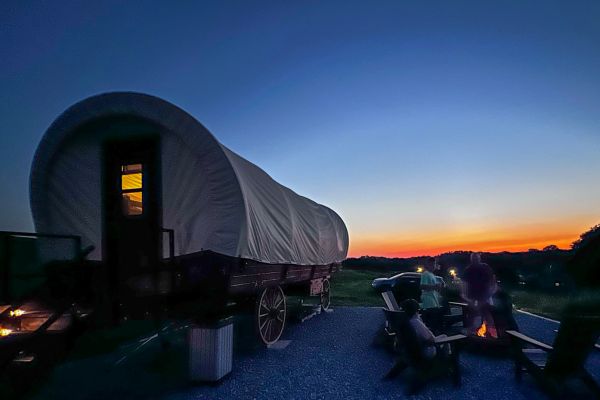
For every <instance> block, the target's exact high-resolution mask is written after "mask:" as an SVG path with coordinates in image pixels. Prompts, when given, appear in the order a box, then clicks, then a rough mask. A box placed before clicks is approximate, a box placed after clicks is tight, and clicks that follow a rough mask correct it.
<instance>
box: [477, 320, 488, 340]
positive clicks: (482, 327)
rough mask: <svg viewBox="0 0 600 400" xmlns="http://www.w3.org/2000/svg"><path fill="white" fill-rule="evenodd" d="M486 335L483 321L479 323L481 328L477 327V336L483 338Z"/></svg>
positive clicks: (485, 326)
mask: <svg viewBox="0 0 600 400" xmlns="http://www.w3.org/2000/svg"><path fill="white" fill-rule="evenodd" d="M486 333H487V325H486V324H485V321H483V322H482V323H481V326H480V327H479V329H477V336H479V337H485V334H486Z"/></svg>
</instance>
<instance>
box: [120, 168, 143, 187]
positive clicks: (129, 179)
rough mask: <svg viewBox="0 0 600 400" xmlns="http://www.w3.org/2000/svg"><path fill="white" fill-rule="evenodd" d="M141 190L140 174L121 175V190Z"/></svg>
mask: <svg viewBox="0 0 600 400" xmlns="http://www.w3.org/2000/svg"><path fill="white" fill-rule="evenodd" d="M141 188H142V173H141V172H137V173H134V174H127V175H121V189H122V190H128V189H141Z"/></svg>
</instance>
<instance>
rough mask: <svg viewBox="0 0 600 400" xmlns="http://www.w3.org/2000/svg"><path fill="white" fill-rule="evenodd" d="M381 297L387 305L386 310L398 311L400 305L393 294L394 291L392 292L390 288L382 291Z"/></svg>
mask: <svg viewBox="0 0 600 400" xmlns="http://www.w3.org/2000/svg"><path fill="white" fill-rule="evenodd" d="M381 297H383V301H384V302H385V305H386V306H387V308H388V310H393V311H400V306H399V305H398V302H397V301H396V297H395V296H394V293H392V291H391V290H388V291H386V292H382V293H381Z"/></svg>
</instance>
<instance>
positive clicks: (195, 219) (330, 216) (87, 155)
mask: <svg viewBox="0 0 600 400" xmlns="http://www.w3.org/2000/svg"><path fill="white" fill-rule="evenodd" d="M124 117H126V118H127V120H128V121H129V125H127V126H128V127H129V129H125V130H123V129H122V130H121V131H119V133H118V135H119V138H126V137H128V136H132V137H134V136H135V135H136V134H139V132H142V131H144V129H151V130H152V131H153V132H154V133H155V134H158V135H159V136H160V159H161V171H162V172H161V174H162V176H161V180H162V214H163V215H162V225H163V227H165V228H171V229H174V231H175V251H176V255H185V254H191V253H195V252H198V251H202V250H212V251H215V252H217V253H220V254H224V255H228V256H233V257H241V258H248V259H252V260H256V261H260V262H265V263H276V264H281V263H285V264H300V265H325V264H330V263H333V262H340V261H342V260H344V259H345V258H346V254H347V250H348V232H347V230H346V226H345V225H344V222H343V221H342V219H341V218H340V217H339V216H338V215H337V214H336V213H335V212H334V211H332V210H331V209H329V208H327V207H325V206H323V205H320V204H317V203H315V202H314V201H312V200H310V199H307V198H305V197H302V196H299V195H298V194H296V193H295V192H293V191H292V190H290V189H288V188H287V187H285V186H282V185H280V184H279V183H277V182H275V181H274V180H273V179H272V178H271V177H270V176H269V175H268V174H267V173H265V172H264V171H263V170H261V169H260V168H259V167H257V166H256V165H254V164H252V163H251V162H249V161H247V160H245V159H244V158H242V157H240V156H239V155H237V154H236V153H234V152H232V151H231V150H229V149H228V148H226V147H225V146H223V145H222V144H221V143H219V142H218V141H217V140H216V139H215V137H214V136H213V135H212V134H211V133H210V132H209V131H208V130H207V129H206V128H205V127H204V126H203V125H202V124H200V123H199V122H198V121H197V120H195V119H194V118H193V117H192V116H190V115H189V114H188V113H186V112H185V111H183V110H181V109H180V108H178V107H176V106H175V105H173V104H171V103H169V102H166V101H164V100H161V99H159V98H157V97H153V96H149V95H145V94H139V93H123V92H119V93H107V94H101V95H98V96H94V97H91V98H88V99H86V100H83V101H81V102H79V103H77V104H75V105H74V106H72V107H71V108H69V109H68V110H67V111H65V112H64V113H63V114H62V115H61V116H60V117H59V118H58V119H56V120H55V121H54V123H53V124H52V125H51V126H50V127H49V128H48V130H47V131H46V133H45V135H44V137H43V138H42V141H41V142H40V144H39V146H38V149H37V151H36V154H35V157H34V160H33V165H32V168H31V176H30V196H31V210H32V214H33V219H34V223H35V228H36V231H37V232H40V233H56V234H76V235H80V236H81V237H82V241H83V244H84V245H90V244H91V245H94V246H95V250H94V251H93V252H92V253H91V254H90V259H93V260H101V259H102V250H101V249H102V184H101V183H102V176H101V174H102V151H103V150H102V149H103V147H102V146H103V143H104V141H105V140H106V139H107V137H108V136H107V135H109V133H106V134H105V133H103V132H104V131H103V130H102V129H89V128H88V127H89V126H90V123H92V122H95V121H98V123H97V124H96V125H98V124H99V125H100V126H106V127H107V129H106V132H108V131H110V130H111V129H112V134H113V135H114V128H111V129H108V128H110V127H113V126H114V121H116V120H118V119H119V118H121V119H122V118H124ZM131 121H133V125H132V123H131ZM102 124H104V125H102ZM136 124H137V125H139V127H140V128H139V129H137V125H136Z"/></svg>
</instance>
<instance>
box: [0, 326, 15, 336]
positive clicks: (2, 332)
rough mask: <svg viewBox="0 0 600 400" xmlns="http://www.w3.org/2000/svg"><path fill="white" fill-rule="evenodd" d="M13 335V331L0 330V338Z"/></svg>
mask: <svg viewBox="0 0 600 400" xmlns="http://www.w3.org/2000/svg"><path fill="white" fill-rule="evenodd" d="M11 333H12V329H8V328H0V336H3V337H4V336H8V335H10V334H11Z"/></svg>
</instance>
